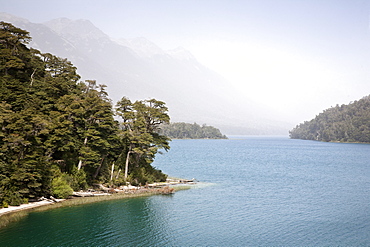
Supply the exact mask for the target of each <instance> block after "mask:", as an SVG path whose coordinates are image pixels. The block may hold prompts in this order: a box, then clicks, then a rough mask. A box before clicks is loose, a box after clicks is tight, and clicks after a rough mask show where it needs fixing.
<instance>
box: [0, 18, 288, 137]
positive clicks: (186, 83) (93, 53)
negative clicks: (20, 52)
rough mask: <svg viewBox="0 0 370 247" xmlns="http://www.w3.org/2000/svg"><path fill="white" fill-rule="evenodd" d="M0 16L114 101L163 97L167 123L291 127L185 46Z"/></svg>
mask: <svg viewBox="0 0 370 247" xmlns="http://www.w3.org/2000/svg"><path fill="white" fill-rule="evenodd" d="M0 19H1V20H3V21H7V22H11V23H12V24H14V25H16V26H18V27H20V28H22V29H25V30H27V31H29V32H30V34H31V37H32V38H33V40H32V42H31V43H30V46H31V47H34V48H36V49H39V50H41V52H43V53H47V52H49V53H52V54H55V55H57V56H59V57H63V58H68V60H70V61H71V62H72V63H73V64H74V65H75V66H76V67H77V68H78V73H79V74H80V75H81V76H82V79H83V80H85V79H94V80H97V83H98V84H106V85H107V86H108V92H109V95H110V97H111V98H112V99H113V101H117V100H119V99H120V98H121V97H122V96H127V97H129V98H130V99H131V100H136V99H148V98H155V99H158V100H162V101H164V102H166V104H167V106H168V107H169V113H170V116H171V121H173V122H190V123H192V122H198V123H207V124H210V125H213V126H217V127H218V128H220V129H221V130H222V132H224V133H226V134H287V133H288V130H289V129H290V127H291V125H289V124H286V123H283V122H280V121H277V120H276V119H277V117H276V116H273V113H272V112H270V111H269V110H268V109H265V108H264V107H263V106H261V105H258V104H256V103H254V102H252V101H250V100H249V99H246V98H245V97H243V95H240V94H239V93H238V92H237V91H236V90H233V88H231V87H230V85H229V83H228V82H227V81H226V80H225V79H224V78H223V77H221V76H220V75H219V74H217V73H216V72H214V71H212V70H210V69H208V68H207V67H205V66H204V65H202V64H200V63H199V62H198V61H197V60H196V58H195V57H194V56H193V55H192V54H191V53H190V52H189V51H187V50H185V49H184V48H177V49H175V50H171V51H164V50H163V49H161V48H160V47H158V46H157V45H156V44H154V43H152V42H150V41H149V40H147V39H145V38H143V37H140V38H135V39H131V40H128V39H120V40H112V39H111V38H110V37H109V36H108V35H106V34H105V33H104V32H102V31H101V30H99V29H98V28H97V27H95V26H94V25H93V24H92V23H91V22H90V21H88V20H69V19H66V18H59V19H55V20H51V21H48V22H45V23H32V22H29V21H28V20H25V19H22V18H19V17H15V16H12V15H9V14H6V13H0Z"/></svg>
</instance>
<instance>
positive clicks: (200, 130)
mask: <svg viewBox="0 0 370 247" xmlns="http://www.w3.org/2000/svg"><path fill="white" fill-rule="evenodd" d="M161 133H162V134H163V135H165V136H168V137H170V138H172V139H227V137H226V136H225V135H223V134H222V133H221V131H220V130H219V129H217V128H215V127H213V126H208V125H206V124H203V125H202V126H200V125H199V124H197V123H194V124H190V123H182V122H181V123H170V124H163V125H162V126H161Z"/></svg>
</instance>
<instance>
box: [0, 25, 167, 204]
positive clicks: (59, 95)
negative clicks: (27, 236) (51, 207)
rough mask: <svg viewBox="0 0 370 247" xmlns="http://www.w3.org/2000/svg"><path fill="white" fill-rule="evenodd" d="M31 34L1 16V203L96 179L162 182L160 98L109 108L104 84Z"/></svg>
mask: <svg viewBox="0 0 370 247" xmlns="http://www.w3.org/2000/svg"><path fill="white" fill-rule="evenodd" d="M30 40H31V37H30V36H29V33H28V32H27V31H25V30H22V29H19V28H17V27H15V26H13V25H12V24H10V23H5V22H0V207H3V206H6V205H19V204H21V203H23V202H27V201H28V200H32V199H35V198H38V197H41V196H45V197H48V196H51V195H52V196H55V197H58V198H63V197H66V196H68V195H70V194H71V193H72V190H80V189H86V188H88V187H90V186H92V185H93V184H95V183H98V184H99V183H105V184H108V185H111V186H114V185H116V186H118V185H121V184H126V182H131V184H134V185H135V184H140V183H141V184H145V183H146V182H153V181H164V180H165V179H166V175H165V174H163V173H162V172H161V171H160V170H157V169H155V168H154V167H152V166H151V163H152V162H153V160H154V158H155V155H156V153H157V152H158V150H159V149H164V150H168V149H169V148H170V147H169V141H170V139H169V138H168V137H166V136H164V135H161V134H159V126H160V125H161V124H164V123H169V120H170V118H169V116H168V114H167V111H168V109H167V107H166V106H165V103H164V102H162V101H158V100H155V99H150V100H140V101H136V102H131V101H130V100H129V99H128V98H126V97H123V98H122V99H121V100H120V101H119V102H118V103H117V104H116V106H115V107H113V106H112V102H111V100H110V99H109V98H108V94H107V92H106V90H105V86H104V85H98V84H97V83H96V81H94V80H87V81H85V82H81V81H80V76H79V75H78V74H77V72H76V71H77V68H76V67H74V66H73V65H72V64H71V62H69V61H68V60H67V59H63V58H59V57H56V56H54V55H52V54H49V53H46V54H43V53H41V52H40V51H38V50H36V49H32V48H28V47H27V44H28V43H29V41H30ZM115 115H116V116H117V119H120V121H117V120H115V118H114V116H115Z"/></svg>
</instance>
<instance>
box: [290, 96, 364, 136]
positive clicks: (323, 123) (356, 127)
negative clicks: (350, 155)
mask: <svg viewBox="0 0 370 247" xmlns="http://www.w3.org/2000/svg"><path fill="white" fill-rule="evenodd" d="M289 133H290V137H291V138H293V139H304V140H318V141H326V142H328V141H334V142H363V143H370V96H366V97H364V98H362V99H360V100H358V101H355V102H353V103H350V104H348V105H341V106H339V105H337V106H335V107H332V108H329V109H327V110H325V111H324V112H322V113H320V114H319V115H318V116H316V118H314V119H312V120H311V121H306V122H304V123H302V124H300V125H298V126H297V127H295V128H294V129H293V130H291V131H290V132H289Z"/></svg>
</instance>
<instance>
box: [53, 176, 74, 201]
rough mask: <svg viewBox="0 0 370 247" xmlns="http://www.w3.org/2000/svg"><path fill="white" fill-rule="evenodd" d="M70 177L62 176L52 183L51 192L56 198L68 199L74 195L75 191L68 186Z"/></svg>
mask: <svg viewBox="0 0 370 247" xmlns="http://www.w3.org/2000/svg"><path fill="white" fill-rule="evenodd" d="M67 180H68V175H67V174H62V175H61V176H58V177H55V178H54V179H53V181H52V182H51V191H52V194H53V195H54V196H55V197H56V198H63V199H66V198H68V197H69V196H71V195H72V193H73V189H72V188H71V186H69V185H68V182H67Z"/></svg>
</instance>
